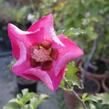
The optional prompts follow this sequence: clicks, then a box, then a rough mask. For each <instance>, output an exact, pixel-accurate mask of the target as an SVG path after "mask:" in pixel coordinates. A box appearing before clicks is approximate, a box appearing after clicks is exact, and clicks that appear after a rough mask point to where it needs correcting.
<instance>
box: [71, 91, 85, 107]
mask: <svg viewBox="0 0 109 109" xmlns="http://www.w3.org/2000/svg"><path fill="white" fill-rule="evenodd" d="M72 91H73V94H74V95H75V97H76V98H77V99H78V100H79V102H80V103H81V104H82V106H83V108H84V109H87V107H86V105H85V103H84V102H83V101H82V99H81V98H80V97H79V95H78V94H77V93H76V92H75V91H74V90H72Z"/></svg>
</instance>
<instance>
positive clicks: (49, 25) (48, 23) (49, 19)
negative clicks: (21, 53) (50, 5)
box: [28, 14, 64, 46]
mask: <svg viewBox="0 0 109 109" xmlns="http://www.w3.org/2000/svg"><path fill="white" fill-rule="evenodd" d="M53 25H54V24H53V15H52V14H49V15H47V16H45V17H43V18H41V19H40V20H38V21H37V22H35V23H34V24H33V25H32V26H30V28H29V29H28V31H32V32H33V31H35V30H37V29H39V28H42V27H43V28H44V29H45V30H46V32H47V35H46V37H45V39H52V40H54V42H56V43H57V44H60V45H61V46H64V44H63V43H62V42H61V41H60V40H59V38H58V37H57V36H56V33H55V30H54V27H53Z"/></svg>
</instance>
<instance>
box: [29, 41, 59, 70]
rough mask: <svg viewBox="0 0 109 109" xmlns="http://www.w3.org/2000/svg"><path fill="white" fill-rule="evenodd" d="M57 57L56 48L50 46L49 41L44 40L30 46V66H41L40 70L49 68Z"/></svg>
mask: <svg viewBox="0 0 109 109" xmlns="http://www.w3.org/2000/svg"><path fill="white" fill-rule="evenodd" d="M57 57H58V50H57V49H55V48H52V46H51V43H50V42H48V41H44V42H42V43H41V44H38V45H36V46H33V47H32V48H31V58H30V63H31V66H32V67H41V69H42V70H50V69H51V67H52V63H53V61H54V60H56V59H57Z"/></svg>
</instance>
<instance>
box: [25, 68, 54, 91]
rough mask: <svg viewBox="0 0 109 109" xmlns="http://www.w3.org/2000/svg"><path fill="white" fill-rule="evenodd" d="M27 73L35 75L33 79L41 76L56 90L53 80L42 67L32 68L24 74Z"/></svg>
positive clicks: (50, 87)
mask: <svg viewBox="0 0 109 109" xmlns="http://www.w3.org/2000/svg"><path fill="white" fill-rule="evenodd" d="M27 74H31V75H33V77H34V78H32V80H34V79H35V78H36V79H37V78H39V79H40V80H41V81H43V82H44V83H45V84H46V85H47V86H48V88H49V89H50V90H51V91H54V87H53V82H52V80H51V78H50V76H49V75H48V73H47V72H46V71H43V70H41V69H40V68H31V69H29V70H27V71H26V72H25V73H24V75H27ZM29 79H30V78H29Z"/></svg>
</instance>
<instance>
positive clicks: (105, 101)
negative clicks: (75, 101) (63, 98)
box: [82, 93, 109, 109]
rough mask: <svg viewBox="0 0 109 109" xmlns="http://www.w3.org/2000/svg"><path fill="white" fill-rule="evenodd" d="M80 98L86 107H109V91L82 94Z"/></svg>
mask: <svg viewBox="0 0 109 109" xmlns="http://www.w3.org/2000/svg"><path fill="white" fill-rule="evenodd" d="M82 100H83V101H84V102H85V103H86V105H87V109H109V93H103V94H96V95H88V94H83V96H82Z"/></svg>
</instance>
